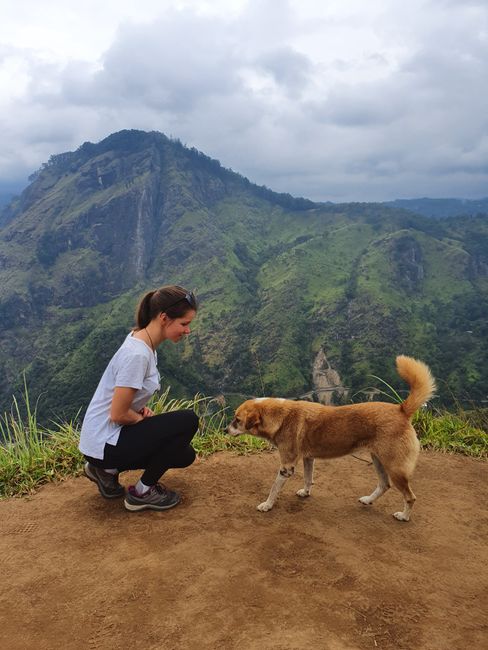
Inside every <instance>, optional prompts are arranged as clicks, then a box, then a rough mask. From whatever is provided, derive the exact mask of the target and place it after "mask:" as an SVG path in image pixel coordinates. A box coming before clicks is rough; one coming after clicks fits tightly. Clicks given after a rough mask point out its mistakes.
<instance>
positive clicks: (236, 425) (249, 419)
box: [227, 397, 283, 438]
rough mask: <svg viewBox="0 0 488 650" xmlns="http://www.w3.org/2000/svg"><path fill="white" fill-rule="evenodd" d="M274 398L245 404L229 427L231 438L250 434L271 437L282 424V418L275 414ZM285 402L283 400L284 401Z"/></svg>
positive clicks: (241, 406) (249, 401)
mask: <svg viewBox="0 0 488 650" xmlns="http://www.w3.org/2000/svg"><path fill="white" fill-rule="evenodd" d="M275 401H277V400H274V399H272V398H262V397H258V398H257V399H248V400H247V401H246V402H243V403H242V404H241V405H240V406H239V407H238V409H237V410H236V412H235V414H234V419H233V420H232V422H231V423H230V424H229V426H228V427H227V433H229V434H230V435H231V436H239V435H241V434H242V433H250V434H252V435H255V436H262V437H265V438H268V437H271V436H272V434H273V433H274V432H275V431H276V430H277V429H278V428H279V426H280V424H281V420H282V418H281V416H280V415H279V414H277V413H273V411H275V409H273V406H272V404H273V402H275ZM282 401H283V400H282Z"/></svg>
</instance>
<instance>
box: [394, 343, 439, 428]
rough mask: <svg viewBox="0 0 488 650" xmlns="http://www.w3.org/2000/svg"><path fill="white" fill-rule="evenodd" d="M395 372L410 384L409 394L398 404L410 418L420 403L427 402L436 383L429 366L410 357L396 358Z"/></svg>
mask: <svg viewBox="0 0 488 650" xmlns="http://www.w3.org/2000/svg"><path fill="white" fill-rule="evenodd" d="M396 367H397V372H398V374H399V375H400V377H401V378H402V379H404V380H405V381H406V382H407V384H408V385H409V386H410V395H409V396H408V397H407V399H406V400H405V401H404V402H403V403H402V404H400V408H401V409H402V411H403V412H404V413H405V415H406V416H407V417H408V418H411V417H412V415H413V414H414V413H415V411H416V410H417V409H419V408H420V407H421V406H422V404H424V403H425V402H427V401H428V400H429V399H430V398H431V397H432V395H433V394H434V392H435V389H436V385H435V380H434V377H432V374H431V372H430V370H429V367H428V366H426V365H425V363H422V361H417V360H416V359H412V358H411V357H405V356H403V355H401V356H399V357H397V358H396Z"/></svg>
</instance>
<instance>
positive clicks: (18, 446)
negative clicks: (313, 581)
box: [0, 380, 488, 498]
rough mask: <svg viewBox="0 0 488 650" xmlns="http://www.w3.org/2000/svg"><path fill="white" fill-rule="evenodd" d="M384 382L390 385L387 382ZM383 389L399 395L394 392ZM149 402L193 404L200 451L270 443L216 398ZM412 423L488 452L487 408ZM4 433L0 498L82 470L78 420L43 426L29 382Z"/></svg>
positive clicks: (425, 436)
mask: <svg viewBox="0 0 488 650" xmlns="http://www.w3.org/2000/svg"><path fill="white" fill-rule="evenodd" d="M381 381H382V380H381ZM383 384H384V385H386V386H387V387H388V388H389V389H390V388H391V387H390V386H388V384H386V382H383ZM391 390H393V389H391ZM383 395H384V396H386V397H388V396H389V395H390V396H391V399H393V401H397V398H396V397H395V393H393V394H392V393H388V392H383ZM150 406H151V408H152V409H153V410H154V411H155V413H157V414H159V413H165V412H168V411H175V410H180V409H193V410H194V411H195V412H196V413H197V414H198V416H199V417H200V423H201V426H200V429H199V432H198V433H197V435H196V436H195V438H194V439H193V445H194V447H195V449H196V451H197V453H198V454H199V455H200V456H209V455H210V454H213V453H215V452H217V451H232V452H234V453H238V454H249V453H256V452H261V451H264V450H269V449H270V445H268V443H266V442H265V441H264V440H261V439H259V438H255V437H254V436H239V437H237V438H234V437H232V436H229V435H227V434H226V433H225V432H224V430H225V427H226V425H227V422H228V420H229V417H230V413H229V412H228V408H226V407H224V406H222V404H220V403H219V401H218V400H216V399H213V398H208V397H204V396H202V395H196V396H195V397H193V398H192V399H186V400H185V399H174V398H170V395H169V388H168V389H167V390H166V391H165V392H164V393H163V394H162V395H161V396H160V397H159V398H158V399H155V400H153V402H152V403H151V404H150ZM414 426H415V428H416V430H417V433H418V434H419V437H420V440H421V443H422V446H423V447H424V448H430V449H435V450H439V451H446V452H453V453H461V454H464V455H467V456H473V457H476V458H484V459H486V458H488V409H485V410H476V411H462V410H459V411H458V412H456V413H450V412H447V411H444V412H436V411H432V410H427V409H422V410H421V411H419V412H418V413H417V414H416V416H415V419H414ZM0 435H1V437H2V438H3V440H4V443H3V445H1V444H0V498H2V497H12V496H21V495H25V494H30V493H32V492H34V491H35V490H36V489H37V488H38V487H39V486H41V485H42V484H44V483H48V482H51V481H60V480H63V479H65V478H68V477H72V476H77V475H80V474H81V472H82V467H83V457H82V455H81V453H80V452H79V450H78V440H79V424H78V423H76V422H58V423H53V424H52V426H51V427H44V428H43V427H41V426H39V424H38V422H37V417H36V407H35V406H34V407H32V406H31V404H30V402H29V397H28V392H27V389H26V388H25V394H24V396H23V401H22V403H21V404H19V402H18V401H17V400H14V403H13V407H12V410H11V412H10V413H9V414H5V415H4V416H3V418H2V419H1V420H0Z"/></svg>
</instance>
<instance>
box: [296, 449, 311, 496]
mask: <svg viewBox="0 0 488 650" xmlns="http://www.w3.org/2000/svg"><path fill="white" fill-rule="evenodd" d="M313 463H314V459H313V458H304V459H303V480H304V482H305V485H304V486H303V488H302V489H301V490H298V492H297V495H298V496H299V497H308V496H310V490H311V489H312V485H313Z"/></svg>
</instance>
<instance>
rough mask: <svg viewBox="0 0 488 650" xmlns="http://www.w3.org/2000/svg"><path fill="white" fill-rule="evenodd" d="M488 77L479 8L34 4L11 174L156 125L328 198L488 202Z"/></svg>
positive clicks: (12, 135)
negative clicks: (54, 156) (126, 130)
mask: <svg viewBox="0 0 488 650" xmlns="http://www.w3.org/2000/svg"><path fill="white" fill-rule="evenodd" d="M100 5H101V6H100ZM78 34H81V37H80V36H78ZM487 71H488V7H487V6H486V3H481V2H464V1H463V2H461V0H459V2H455V1H454V0H452V1H451V0H412V1H411V2H409V3H398V2H396V1H395V0H370V1H369V2H368V3H364V2H363V1H362V0H341V1H340V2H339V0H330V1H329V2H327V3H323V2H321V1H320V0H316V1H315V0H301V1H299V0H249V1H248V2H246V1H245V0H242V1H237V0H236V1H235V2H228V1H226V2H223V1H220V0H219V1H217V0H215V1H214V0H207V1H206V2H201V1H198V2H196V1H194V2H193V1H189V0H187V1H184V0H181V1H180V2H176V1H170V0H166V2H161V1H160V0H159V1H156V0H147V1H145V2H143V3H135V2H132V1H129V0H122V1H118V2H115V1H114V0H107V1H106V2H104V3H98V2H97V3H96V2H94V0H89V1H87V2H85V3H84V4H83V5H79V4H78V3H76V4H75V3H74V2H71V1H68V0H65V2H63V3H61V2H60V0H46V2H44V3H42V10H41V6H40V5H39V4H38V3H37V2H33V1H31V0H21V1H20V2H18V3H16V4H15V5H14V4H13V3H10V5H9V11H7V12H6V15H5V21H4V22H3V23H2V26H0V119H1V120H2V123H3V126H4V128H3V132H4V134H5V137H4V142H3V147H2V150H1V152H0V179H2V178H3V179H4V180H5V181H11V180H12V179H14V178H16V177H18V176H19V175H23V176H24V177H26V176H27V174H28V173H30V171H32V170H33V169H34V168H36V167H37V166H38V165H39V164H40V163H41V162H43V161H44V160H46V159H47V158H49V156H50V155H51V154H53V153H57V152H60V151H63V150H68V149H73V148H76V147H77V146H79V144H81V143H82V142H83V141H85V140H92V141H96V140H98V139H100V138H102V137H104V136H106V135H108V134H109V133H111V132H113V131H115V130H118V129H122V128H141V129H155V130H160V131H163V132H165V133H166V134H168V135H173V136H175V137H179V138H180V139H181V140H182V141H183V142H186V143H187V144H188V145H190V146H195V147H197V148H199V149H201V150H202V151H204V152H205V153H207V154H208V155H211V156H212V157H216V158H219V159H220V160H221V162H222V163H223V164H224V165H226V166H229V167H232V168H233V169H235V170H236V171H239V172H241V173H243V174H245V175H247V176H249V178H250V179H251V180H253V181H255V182H258V183H264V184H266V185H268V186H269V187H271V188H273V189H276V190H277V191H284V192H290V193H292V194H296V195H302V196H308V197H310V198H313V199H316V200H327V199H331V200H376V199H378V200H382V199H389V198H395V197H397V196H403V197H404V196H419V195H430V196H453V195H458V196H466V197H475V196H482V195H486V194H488V191H487V189H486V187H487V180H488V170H487V168H486V167H487V166H486V162H485V161H486V159H487V158H486V153H487V140H486V133H488V130H487V125H488V124H487V122H488V118H487V117H486V116H487V115H488V110H487V109H488V106H487V104H488V91H487V89H486V88H485V86H486V84H485V83H484V80H485V79H486V76H487Z"/></svg>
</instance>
